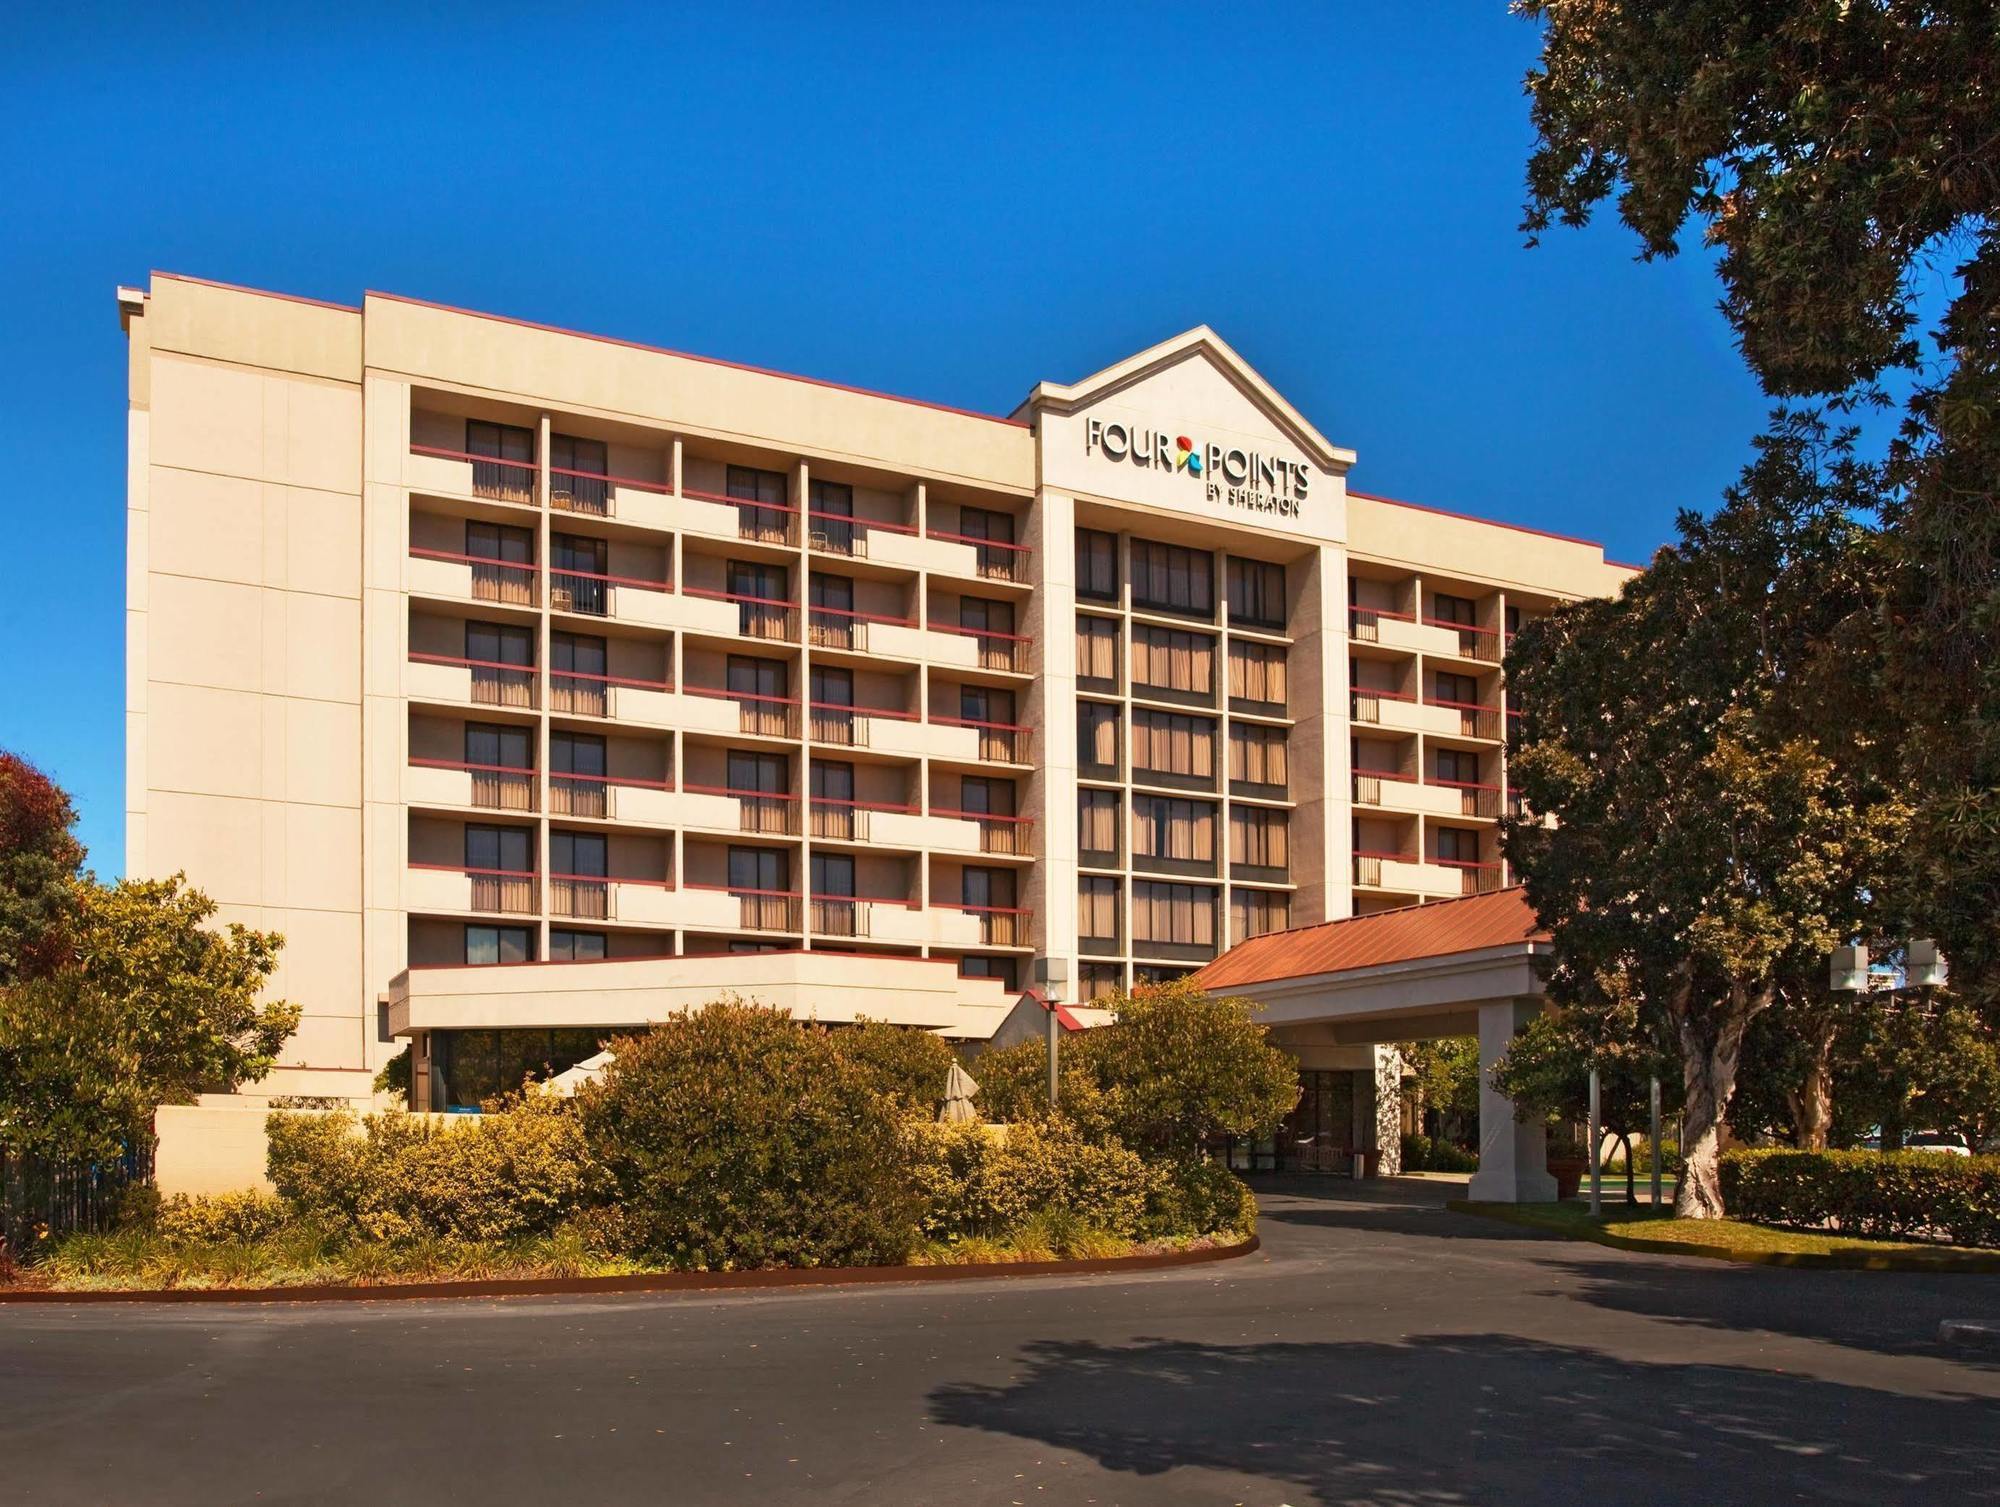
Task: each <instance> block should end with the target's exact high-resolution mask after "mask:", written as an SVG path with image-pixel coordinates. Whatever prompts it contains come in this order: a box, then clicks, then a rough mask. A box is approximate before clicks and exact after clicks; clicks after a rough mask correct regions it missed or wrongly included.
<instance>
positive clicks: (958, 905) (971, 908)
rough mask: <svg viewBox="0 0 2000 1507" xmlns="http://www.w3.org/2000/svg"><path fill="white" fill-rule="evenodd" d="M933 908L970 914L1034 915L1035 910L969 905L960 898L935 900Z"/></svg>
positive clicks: (932, 903) (1018, 907)
mask: <svg viewBox="0 0 2000 1507" xmlns="http://www.w3.org/2000/svg"><path fill="white" fill-rule="evenodd" d="M931 909H932V910H962V911H964V912H965V913H966V914H967V915H969V916H1032V915H1033V914H1034V912H1033V911H1031V910H1028V909H1026V908H1025V907H1023V906H1018V905H967V904H965V903H964V902H963V901H960V900H933V901H932V902H931Z"/></svg>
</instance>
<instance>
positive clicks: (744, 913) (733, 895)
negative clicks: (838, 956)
mask: <svg viewBox="0 0 2000 1507" xmlns="http://www.w3.org/2000/svg"><path fill="white" fill-rule="evenodd" d="M687 890H688V892H689V894H690V898H691V899H694V902H695V903H694V904H692V905H690V906H688V907H686V908H685V911H686V914H684V915H683V921H684V922H685V923H686V924H688V925H690V926H696V925H699V926H705V927H708V928H712V929H715V930H722V931H762V932H784V933H788V934H790V935H793V936H796V935H798V933H799V930H800V921H801V920H802V915H801V912H802V910H803V903H802V902H803V897H802V896H801V895H800V894H799V892H798V891H797V890H766V889H751V888H745V887H739V886H736V885H730V884H690V885H688V886H687ZM702 896H707V897H710V898H709V899H708V900H706V901H704V900H702V899H700V898H698V897H702Z"/></svg>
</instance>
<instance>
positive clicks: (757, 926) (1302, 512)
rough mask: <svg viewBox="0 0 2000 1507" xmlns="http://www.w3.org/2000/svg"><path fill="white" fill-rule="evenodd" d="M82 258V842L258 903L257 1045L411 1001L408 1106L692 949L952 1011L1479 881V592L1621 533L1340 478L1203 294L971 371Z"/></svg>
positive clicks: (1493, 828)
mask: <svg viewBox="0 0 2000 1507" xmlns="http://www.w3.org/2000/svg"><path fill="white" fill-rule="evenodd" d="M119 302H120V309H121V314H122V317H123V322H124V326H125V329H126V332H127V336H128V341H129V349H130V432H129V445H130V478H129V497H128V508H129V541H130V542H129V583H128V600H127V613H128V691H127V750H128V776H127V818H126V821H127V868H128V871H129V872H131V873H133V874H159V873H171V872H173V871H175V870H184V871H186V873H187V874H188V876H189V877H190V879H191V880H192V881H193V882H194V883H195V884H197V885H199V886H200V887H201V888H203V889H205V890H206V891H208V892H209V893H210V894H211V895H213V896H214V897H215V898H216V899H217V900H218V901H219V902H221V903H222V905H223V913H224V916H225V917H226V918H228V919H234V920H242V921H244V922H246V923H248V924H251V925H256V926H260V927H264V928H267V929H271V930H276V931H279V932H282V933H283V934H284V936H285V938H286V946H285V949H284V953H283V962H282V965H281V969H280V973H279V976H278V978H277V980H276V981H275V985H274V987H275V988H276V989H277V990H278V991H279V992H281V993H282V994H283V995H284V996H286V997H287V998H290V999H293V1000H296V1001H298V1002H299V1003H300V1004H301V1005H302V1006H303V1008H304V1012H305V1018H304V1021H303V1023H302V1025H301V1027H300V1030H299V1032H298V1034H297V1036H296V1037H295V1038H294V1039H293V1041H292V1042H291V1043H290V1045H289V1046H288V1047H287V1049H286V1052H285V1054H284V1065H283V1066H282V1067H281V1068H280V1069H279V1070H278V1072H277V1073H276V1074H274V1076H273V1078H272V1080H270V1081H269V1082H268V1083H267V1084H265V1085H262V1086H261V1087H262V1088H264V1089H265V1090H266V1091H268V1092H271V1093H289V1094H319V1095H338V1096H344V1097H350V1098H356V1099H361V1098H366V1097H367V1095H368V1094H369V1092H370V1087H369V1085H370V1082H371V1080H372V1077H373V1075H374V1073H375V1072H376V1070H377V1069H378V1068H379V1067H380V1065H381V1064H382V1062H383V1061H384V1060H386V1058H387V1057H388V1056H390V1055H391V1054H393V1053H395V1052H396V1051H398V1050H399V1049H400V1047H401V1046H402V1045H403V1044H404V1043H405V1042H414V1047H415V1049H414V1052H413V1058H412V1060H413V1064H414V1077H415V1092H414V1096H413V1097H414V1101H415V1103H416V1105H417V1106H418V1107H447V1106H450V1105H454V1104H463V1103H467V1102H476V1099H477V1097H478V1096H479V1094H480V1093H482V1092H490V1091H491V1090H492V1087H493V1086H494V1085H496V1084H498V1083H502V1082H506V1081H508V1080H509V1078H510V1077H511V1078H512V1079H513V1081H518V1075H519V1070H520V1069H521V1068H522V1067H523V1066H524V1065H525V1066H527V1067H530V1068H532V1067H536V1066H540V1065H542V1064H545V1063H553V1064H554V1065H557V1066H561V1065H564V1064H565V1063H566V1062H568V1061H573V1060H575V1059H576V1058H579V1057H581V1056H584V1055H587V1054H588V1053H589V1052H590V1051H593V1050H595V1046H596V1042H597V1041H598V1039H599V1038H601V1037H602V1036H603V1035H604V1034H606V1033H608V1032H610V1031H613V1030H616V1029H618V1028H621V1027H630V1026H633V1025H635V1024H639V1023H642V1022H644V1021H646V1020H648V1019H653V1018H658V1017H659V1016H660V1015H662V1014H664V1013H666V1012H667V1011H668V1010H671V1009H674V1008H677V1007H679V1006H681V1005H684V1004H698V1003H701V1002H703V1001H706V1000H708V999H712V998H715V997H717V996H718V995H721V994H723V993H728V992H733V993H736V994H738V995H741V996H743V997H746V998H756V999H761V1000H765V1001H767V1002H770V1003H773V1004H779V1005H783V1006H786V1007H788V1008H791V1009H792V1010H793V1011H794V1012H795V1013H797V1014H800V1015H813V1016H816V1017H817V1018H819V1019H822V1020H828V1021H843V1020H851V1019H853V1018H855V1017H857V1016H868V1017H871V1018H876V1019H888V1020H895V1021H901V1022H904V1023H907V1024H910V1025H913V1026H918V1027H922V1028H926V1029H931V1030H936V1031H940V1032H943V1033H945V1034H947V1035H951V1036H956V1037H968V1038H976V1039H990V1038H992V1037H993V1036H994V1035H995V1033H996V1032H1000V1033H1003V1035H1004V1033H1005V1032H1006V1031H1008V1030H1010V1029H1015V1028H1018V1026H1019V1024H1020V1014H1019V1009H1020V1007H1019V1006H1018V1001H1019V1000H1020V998H1021V991H1022V990H1024V989H1025V988H1026V987H1027V986H1029V985H1037V986H1039V987H1040V988H1041V989H1042V990H1043V991H1044V992H1045V993H1046V994H1047V995H1048V996H1050V997H1052V998H1054V999H1057V1000H1062V1001H1068V1002H1072V1003H1074V1004H1076V1005H1079V1006H1081V1005H1084V1004H1087V1002H1088V1001H1089V1000H1090V999H1092V998H1094V997H1096V996H1097V995H1099V994H1101V993H1103V992H1105V991H1108V990H1111V989H1114V988H1118V987H1120V986H1123V985H1126V984H1128V983H1130V982H1134V981H1143V980H1148V979H1154V978H1160V977H1166V976H1171V975H1174V974H1178V973H1182V972H1186V971H1189V970H1191V969H1194V968H1197V967H1199V966H1200V965H1202V964H1203V963H1205V962H1208V961H1209V960H1211V959H1214V958H1215V957H1217V956H1218V955H1219V954H1220V953H1221V952H1222V951H1224V950H1225V949H1226V948H1228V947H1229V946H1231V945H1232V944H1233V943H1235V942H1238V941H1242V940H1244V939H1246V938H1250V937H1254V936H1257V935H1260V934H1263V933H1266V932H1270V931H1273V930H1278V929H1284V928H1288V927H1297V926H1303V925H1307V924H1311V923H1315V922H1319V921H1322V920H1328V919H1333V918H1338V917H1342V916H1347V915H1351V914H1356V913H1363V912H1369V911H1375V910H1381V909H1387V908H1392V907H1398V906H1407V905H1410V904H1413V903H1417V902H1422V901H1427V900H1432V899H1439V898H1444V897H1448V896H1459V895H1463V894H1468V893H1479V892H1483V891H1486V890H1489V889H1495V888H1498V887H1499V886H1501V885H1502V884H1503V883H1504V880H1505V876H1504V873H1503V869H1502V865H1501V859H1500V854H1499V851H1498V846H1497V825H1498V821H1499V818H1500V816H1501V814H1502V813H1503V812H1504V811H1505V810H1506V809H1507V804H1508V801H1509V799H1510V795H1509V788H1508V783H1507V757H1506V749H1507V737H1506V733H1507V728H1508V725H1509V717H1510V708H1509V707H1508V705H1507V693H1506V689H1505V687H1504V686H1503V685H1502V683H1501V676H1500V661H1501V657H1502V654H1503V652H1504V648H1505V644H1506V642H1507V637H1508V635H1509V633H1511V632H1512V631H1513V630H1514V629H1515V628H1517V627H1518V626H1519V624H1520V623H1521V622H1523V621H1524V620H1526V619H1529V618H1532V617H1534V616H1536V615H1537V614H1540V613H1544V612H1546V611H1548V610H1549V609H1550V608H1551V606H1553V605H1554V604H1556V603H1558V602H1560V601H1563V600H1565V599H1570V598H1575V597H1579V596H1583V595H1588V594H1599V593H1607V592H1610V591H1613V590H1615V589H1616V587H1617V585H1618V583H1619V582H1620V580H1622V579H1623V577H1624V576H1625V574H1627V572H1626V570H1625V569H1624V568H1623V567H1619V566H1616V565H1613V564H1608V563H1607V562H1606V561H1605V559H1604V556H1603V552H1602V550H1601V549H1600V548H1599V547H1598V546H1596V545H1594V544H1589V543H1586V542H1583V541H1579V540H1573V539H1566V538H1561V537H1558V536H1554V535H1550V534H1544V533H1539V532H1536V531H1534V530H1529V529H1523V528H1517V527H1513V526H1508V525H1502V524H1495V523H1489V522H1482V521H1478V520H1476V519H1471V518H1467V517H1463V516H1460V515H1457V514H1451V513H1444V512H1439V511H1435V510H1431V509H1426V508H1419V507H1413V506H1411V505H1408V504H1404V503H1398V502H1392V501H1390V500H1387V499H1385V498H1379V497H1374V496H1370V495H1367V494H1365V493H1362V492H1358V491H1353V490H1350V489H1349V487H1348V485H1347V479H1348V473H1349V471H1350V469H1351V468H1352V467H1353V465H1354V463H1355V456H1354V453H1353V452H1352V451H1350V450H1346V449H1342V448H1341V447H1339V446H1337V445H1334V444H1332V443H1330V442H1328V441H1327V440H1326V439H1325V438H1324V437H1323V436H1322V435H1321V434H1320V432H1319V431H1318V430H1317V429H1316V428H1314V426H1313V425H1312V424H1311V423H1310V422H1309V421H1308V420H1307V419H1306V418H1305V417H1303V416H1302V415H1301V414H1300V413H1299V412H1298V411H1297V410H1296V409H1294V408H1293V407H1292V406H1291V404H1290V403H1288V402H1286V401H1285V399H1284V398H1283V397H1282V396H1280V395H1279V394H1278V393H1277V392H1276V391H1274V390H1273V389H1272V388H1271V387H1270V386H1269V385H1268V384H1267V383H1266V382H1265V381H1264V380H1263V379H1262V378H1260V377H1259V376H1258V375H1257V373H1256V372H1255V371H1254V370H1252V369H1251V368H1250V367H1249V365H1248V364H1247V363H1245V362H1244V361H1243V360H1242V358H1241V357H1239V356H1238V355H1237V354H1236V353H1235V352H1234V351H1233V350H1231V349H1230V348H1229V346H1227V345H1226V344H1225V343H1224V342H1223V341H1222V340H1221V339H1219V338H1218V337H1217V336H1216V335H1215V334H1214V333H1213V332H1211V331H1209V330H1207V329H1205V328H1202V329H1196V330H1192V331H1190V332H1189V333H1187V334H1185V335H1181V336H1178V337H1176V338H1174V339H1172V340H1168V341H1165V342H1163V343H1162V344H1160V345H1157V346H1154V347H1153V348H1151V349H1149V350H1146V351H1143V352H1140V353H1139V354H1137V355H1135V356H1132V357H1130V358H1129V359H1127V360H1124V361H1121V362H1119V363H1118V364H1116V365H1114V366H1111V367H1108V368H1106V369H1105V370H1103V371H1100V372H1098V373H1096V374H1095V375H1092V376H1090V377H1087V378H1085V379H1083V380H1082V381H1080V382H1076V383H1074V384H1071V385H1061V384H1054V383H1043V384H1042V385H1040V386H1038V387H1036V388H1035V389H1034V390H1033V391H1032V392H1030V393H1029V394H1028V396H1027V398H1026V400H1025V401H1024V402H1023V403H1022V404H1021V406H1020V407H1019V408H1018V409H1016V410H1015V411H1014V412H1013V413H1012V414H1010V415H1005V416H1001V415H990V414H980V413H970V412H965V411H961V410H957V409H952V408H947V407H943V406H940V405H936V404H930V403H923V402H916V401H911V400H908V399H902V398H896V397H889V396H885V395H882V394H877V393H870V392H864V391H860V390H857V389H854V388H850V387H845V386H841V385H839V384H835V383H828V382H820V381H813V380H809V379H805V378H801V377H796V376H789V375H785V374H782V373H777V372H769V371H761V370H756V369H753V368H749V367H745V366H741V365H737V364H733V363H730V362H725V361H717V360H710V359H705V358H700V357H694V356H688V355H682V354H678V353H675V352H671V351H666V350H659V349H654V348H651V347H647V346H641V345H636V344H632V343H629V342H626V341H621V340H612V339H605V338H600V337H596V336H590V335H582V334H575V333H571V332H568V331H562V330H555V329H550V328H547V327H543V326H538V325H532V324H525V323H521V322H519V321H515V320H509V319H502V318H497V317H494V316H490V315H484V314H478V313H472V312H467V311H463V310H457V309H450V308H444V307H440V306H437V305H434V304H429V303H423V302H420V301H416V300H412V299H407V298H400V297H395V296H390V295H382V294H374V293H371V294H369V295H367V296H366V298H365V299H364V300H363V302H362V304H361V305H360V306H359V307H348V306H340V305H332V304H324V303H317V302H312V301H307V300H300V299H294V298H287V297H281V296H278V295H273V294H268V293H261V292H256V291H252V290H246V289H237V288H230V287H224V286H220V285H217V284H213V283H208V282H203V281H199V280H196V279H190V278H182V277H173V276H168V275H166V274H155V276H154V278H153V281H152V285H151V287H150V289H145V290H140V289H129V288H128V289H121V290H120V291H119ZM1036 1008H1037V1010H1038V1009H1039V1007H1036ZM1070 1018H1071V1019H1072V1020H1075V1019H1088V1018H1089V1017H1088V1016H1087V1015H1079V1014H1077V1012H1074V1011H1072V1012H1071V1013H1070ZM1010 1021H1012V1022H1014V1026H1013V1027H1010V1026H1009V1025H1008V1022H1010ZM1308 1066H1310V1064H1308ZM1365 1067H1366V1064H1365V1062H1357V1063H1348V1064H1345V1065H1344V1067H1343V1070H1344V1071H1363V1070H1365Z"/></svg>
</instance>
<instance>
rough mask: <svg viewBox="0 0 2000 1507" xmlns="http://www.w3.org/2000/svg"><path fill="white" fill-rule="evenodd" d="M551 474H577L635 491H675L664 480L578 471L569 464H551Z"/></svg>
mask: <svg viewBox="0 0 2000 1507" xmlns="http://www.w3.org/2000/svg"><path fill="white" fill-rule="evenodd" d="M549 474H550V475H551V476H576V477H581V478H582V479H583V480H585V481H601V482H603V483H604V484H605V485H606V486H609V487H631V488H632V489H633V490H634V491H638V492H658V493H660V494H662V495H667V494H670V493H672V491H673V487H672V485H671V484H670V483H668V482H664V481H641V480H640V479H639V478H638V477H636V476H613V475H611V474H610V473H608V472H605V471H577V470H574V469H572V468H571V467H569V466H550V467H549Z"/></svg>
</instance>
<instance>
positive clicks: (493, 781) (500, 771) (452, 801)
mask: <svg viewBox="0 0 2000 1507" xmlns="http://www.w3.org/2000/svg"><path fill="white" fill-rule="evenodd" d="M403 792H404V799H405V800H407V801H408V802H409V803H410V804H411V805H417V806H459V807H477V808H478V809H480V810H485V811H534V810H536V809H537V808H538V803H537V801H536V798H535V771H534V770H533V769H532V768H516V767H514V766H512V765H507V764H467V763H462V762H460V761H457V760H452V759H411V760H410V768H409V773H408V774H406V775H405V776H404V779H403Z"/></svg>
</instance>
